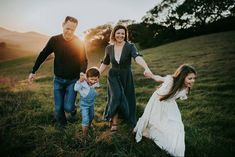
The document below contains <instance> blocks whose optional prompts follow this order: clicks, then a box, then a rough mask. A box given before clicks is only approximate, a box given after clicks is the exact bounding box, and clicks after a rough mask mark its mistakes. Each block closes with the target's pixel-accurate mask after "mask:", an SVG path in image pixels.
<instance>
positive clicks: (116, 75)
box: [99, 25, 152, 131]
mask: <svg viewBox="0 0 235 157" xmlns="http://www.w3.org/2000/svg"><path fill="white" fill-rule="evenodd" d="M131 58H134V59H135V61H136V62H137V63H138V64H139V65H140V66H142V67H143V68H144V74H145V76H146V77H150V76H151V75H152V72H151V71H150V69H149V68H148V66H147V64H146V62H145V61H144V59H143V58H142V57H141V56H140V54H139V53H138V52H137V49H136V48H135V46H134V44H132V43H129V42H128V31H127V28H126V27H125V26H123V25H117V26H115V27H114V29H113V30H112V32H111V35H110V45H108V46H107V47H106V48H105V56H104V59H103V61H102V63H101V66H100V69H99V70H100V73H101V74H102V72H103V71H104V70H105V69H106V68H107V66H108V65H109V64H110V63H111V64H112V67H111V69H110V70H109V72H108V80H107V82H108V102H107V106H106V108H105V112H104V119H105V120H107V121H109V122H110V125H111V131H116V130H117V124H118V116H119V115H120V114H121V115H122V116H123V117H124V119H125V120H127V121H128V122H129V123H130V124H131V127H132V128H134V127H135V124H136V100H135V90H134V83H133V76H132V72H131Z"/></svg>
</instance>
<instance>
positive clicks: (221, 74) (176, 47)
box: [0, 31, 235, 157]
mask: <svg viewBox="0 0 235 157" xmlns="http://www.w3.org/2000/svg"><path fill="white" fill-rule="evenodd" d="M234 36H235V32H234V31H230V32H223V33H217V34H211V35H206V36H199V37H194V38H191V39H186V40H181V41H177V42H174V43H170V44H166V45H163V46H159V47H156V48H151V49H146V50H143V51H142V52H141V53H142V54H143V55H144V58H145V60H146V62H147V63H148V64H149V66H150V68H151V70H152V71H153V72H154V73H156V74H160V75H166V74H171V73H173V72H174V70H175V69H176V68H177V67H178V66H179V65H180V64H182V63H189V64H191V65H193V66H194V67H195V68H196V70H197V72H198V75H197V79H196V83H195V86H194V88H193V90H192V92H191V94H190V96H189V99H188V100H187V101H178V104H179V108H180V110H181V113H182V119H183V122H184V125H185V133H186V154H185V155H186V156H202V157H210V156H233V155H234V154H235V108H234V102H235V90H234V89H235V88H234V87H235V84H234V82H235V70H234V69H235V44H234V43H235V38H234ZM94 56H95V57H94V58H93V56H89V58H92V61H93V62H92V63H91V64H90V65H91V66H94V65H95V66H98V65H99V60H100V59H101V58H102V57H103V54H99V53H97V54H96V55H94ZM95 58H96V59H95ZM34 60H35V57H27V58H22V59H17V60H12V61H7V62H0V75H1V76H0V90H1V92H0V116H1V120H0V154H1V156H24V157H25V156H71V157H73V156H84V157H88V156H92V157H93V156H94V157H99V156H102V157H106V156H107V157H110V156H117V157H129V156H131V157H142V156H153V157H154V156H158V157H159V156H163V157H164V156H169V155H168V154H167V153H166V152H165V151H162V150H161V149H160V148H158V147H157V146H156V145H155V143H154V142H153V141H151V140H149V139H146V138H144V139H143V140H142V141H141V142H140V143H136V142H135V141H134V139H133V137H132V135H131V134H130V128H129V126H127V125H126V124H125V123H122V124H121V125H120V126H119V130H118V132H116V133H111V132H110V131H109V129H108V126H107V125H106V124H105V123H104V122H103V121H102V120H101V119H102V113H103V110H104V106H105V104H106V101H105V100H106V89H107V86H106V78H107V77H106V75H105V76H102V77H101V85H102V86H101V87H100V88H99V89H98V93H99V94H100V95H99V96H98V97H97V99H96V104H95V105H96V106H95V110H96V116H95V121H94V124H95V130H94V131H90V132H89V145H88V146H87V147H84V146H83V145H82V140H81V139H82V130H81V126H80V125H81V116H80V114H79V115H78V116H79V117H78V118H79V120H78V121H77V122H74V123H69V125H68V128H67V129H65V130H61V129H59V128H58V127H57V125H56V124H55V123H54V121H53V108H54V106H53V92H52V79H53V78H52V61H51V60H49V61H47V62H46V63H45V64H44V65H42V67H41V68H40V70H39V72H38V78H37V79H36V81H35V83H34V84H33V85H30V86H29V85H28V84H27V81H26V79H27V77H28V73H29V71H30V70H31V67H32V65H33V62H34ZM96 60H97V62H95V61H96ZM133 73H134V80H135V85H136V97H137V116H138V117H139V116H141V115H142V113H143V110H144V107H145V105H146V103H147V101H148V99H149V98H150V96H151V94H152V93H153V91H154V90H155V88H156V86H158V84H157V83H155V82H154V81H152V80H149V79H146V78H144V76H143V74H142V73H143V69H142V68H141V67H139V66H137V65H136V64H134V65H133ZM77 101H79V97H78V98H77Z"/></svg>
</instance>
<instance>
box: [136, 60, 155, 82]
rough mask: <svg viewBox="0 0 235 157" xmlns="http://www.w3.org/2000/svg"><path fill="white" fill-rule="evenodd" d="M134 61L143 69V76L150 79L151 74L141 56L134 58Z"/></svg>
mask: <svg viewBox="0 0 235 157" xmlns="http://www.w3.org/2000/svg"><path fill="white" fill-rule="evenodd" d="M135 61H136V63H137V64H139V65H140V66H142V67H143V68H144V75H145V76H146V77H148V78H151V77H152V75H153V74H152V72H151V70H150V69H149V67H148V65H147V63H146V62H145V60H144V59H143V58H142V57H141V56H137V57H136V58H135Z"/></svg>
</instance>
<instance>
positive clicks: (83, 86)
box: [74, 67, 100, 140]
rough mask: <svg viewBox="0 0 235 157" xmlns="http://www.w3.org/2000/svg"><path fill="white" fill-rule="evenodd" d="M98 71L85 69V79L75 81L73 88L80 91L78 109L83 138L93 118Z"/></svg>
mask: <svg viewBox="0 0 235 157" xmlns="http://www.w3.org/2000/svg"><path fill="white" fill-rule="evenodd" d="M99 77H100V72H99V70H98V68H96V67H92V68H90V69H88V70H87V71H86V80H83V79H80V80H78V81H77V82H76V84H75V86H74V90H75V91H78V92H79V93H80V111H81V114H82V132H83V138H84V140H85V139H86V137H87V133H88V129H89V128H90V127H91V125H92V120H93V119H94V102H95V97H96V96H97V93H96V90H95V87H99Z"/></svg>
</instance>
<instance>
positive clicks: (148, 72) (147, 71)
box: [144, 69, 153, 78]
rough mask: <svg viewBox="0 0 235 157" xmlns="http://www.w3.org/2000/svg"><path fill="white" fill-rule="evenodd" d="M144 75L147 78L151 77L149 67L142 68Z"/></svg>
mask: <svg viewBox="0 0 235 157" xmlns="http://www.w3.org/2000/svg"><path fill="white" fill-rule="evenodd" d="M144 76H145V77H147V78H152V76H153V73H152V72H151V70H150V69H145V70H144Z"/></svg>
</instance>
